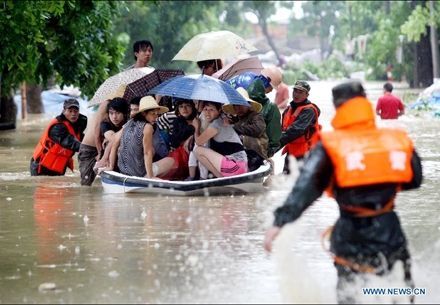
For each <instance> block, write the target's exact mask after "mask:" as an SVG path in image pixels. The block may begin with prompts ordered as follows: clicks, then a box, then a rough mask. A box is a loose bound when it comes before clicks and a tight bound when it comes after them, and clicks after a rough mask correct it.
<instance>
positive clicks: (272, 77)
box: [261, 66, 283, 89]
mask: <svg viewBox="0 0 440 305" xmlns="http://www.w3.org/2000/svg"><path fill="white" fill-rule="evenodd" d="M261 75H263V76H264V77H267V78H269V81H270V85H271V86H272V88H274V89H276V88H278V86H279V85H280V84H281V81H282V79H283V75H282V74H281V70H280V69H278V68H277V67H275V66H272V67H267V68H264V69H263V70H261Z"/></svg>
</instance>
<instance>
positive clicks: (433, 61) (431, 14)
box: [429, 0, 440, 79]
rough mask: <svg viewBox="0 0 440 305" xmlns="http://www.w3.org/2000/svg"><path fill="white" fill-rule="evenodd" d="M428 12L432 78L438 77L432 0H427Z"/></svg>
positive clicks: (437, 55)
mask: <svg viewBox="0 0 440 305" xmlns="http://www.w3.org/2000/svg"><path fill="white" fill-rule="evenodd" d="M429 12H430V16H431V20H430V27H431V31H430V32H431V33H430V38H431V52H432V68H433V71H432V72H433V73H432V74H433V77H434V79H436V78H439V76H440V75H439V54H438V37H437V27H436V25H435V19H434V1H433V0H430V1H429Z"/></svg>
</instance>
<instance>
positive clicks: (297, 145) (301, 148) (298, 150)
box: [282, 104, 321, 158]
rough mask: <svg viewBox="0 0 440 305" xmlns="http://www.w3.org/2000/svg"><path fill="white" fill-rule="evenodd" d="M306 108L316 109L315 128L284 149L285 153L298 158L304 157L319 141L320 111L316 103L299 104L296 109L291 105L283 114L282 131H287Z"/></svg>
mask: <svg viewBox="0 0 440 305" xmlns="http://www.w3.org/2000/svg"><path fill="white" fill-rule="evenodd" d="M306 108H311V109H313V111H315V115H316V122H315V124H314V125H313V128H310V129H309V130H308V131H307V132H306V134H305V135H302V136H301V137H299V138H297V139H295V140H294V141H292V142H289V143H287V144H286V146H285V147H284V149H283V154H285V153H286V152H287V153H289V154H290V155H293V156H294V157H296V158H302V157H304V155H305V154H306V153H307V152H308V151H309V150H311V149H312V148H313V147H314V146H315V145H316V143H318V141H319V130H320V129H321V126H320V125H319V123H318V116H319V111H318V109H317V106H316V105H314V104H307V105H303V106H299V107H298V108H296V109H295V111H292V108H291V107H290V106H289V108H288V109H287V110H286V112H285V113H284V115H283V122H282V131H286V130H287V129H288V128H289V126H291V125H292V124H293V123H294V122H295V120H296V119H297V118H298V116H299V114H300V113H301V111H302V110H303V109H306Z"/></svg>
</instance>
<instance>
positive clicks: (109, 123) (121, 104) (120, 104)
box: [93, 97, 129, 171]
mask: <svg viewBox="0 0 440 305" xmlns="http://www.w3.org/2000/svg"><path fill="white" fill-rule="evenodd" d="M107 116H108V119H105V120H104V121H102V122H101V124H100V131H101V139H102V151H103V154H102V156H101V159H100V160H99V161H98V162H96V164H95V166H94V167H93V170H95V171H98V168H101V167H106V166H108V162H109V155H110V151H111V147H112V145H113V142H114V138H115V134H116V132H118V131H119V130H121V128H122V126H123V125H124V124H125V123H126V122H127V120H128V116H129V106H128V103H127V101H126V100H125V99H123V98H120V97H116V98H114V99H112V100H110V102H109V103H108V105H107Z"/></svg>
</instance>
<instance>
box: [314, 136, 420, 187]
mask: <svg viewBox="0 0 440 305" xmlns="http://www.w3.org/2000/svg"><path fill="white" fill-rule="evenodd" d="M321 141H322V144H323V145H324V148H325V150H326V151H327V153H328V155H329V156H330V159H331V161H332V163H333V166H334V170H335V175H334V177H335V183H336V185H337V186H339V187H354V186H362V185H371V184H378V183H405V182H409V181H411V179H412V177H413V172H412V168H411V158H412V153H413V144H412V141H411V140H410V138H409V137H408V136H407V134H406V132H404V131H402V130H397V129H372V130H371V129H369V130H368V129H367V130H337V131H333V132H325V133H321Z"/></svg>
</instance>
